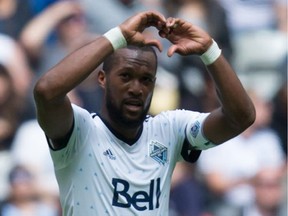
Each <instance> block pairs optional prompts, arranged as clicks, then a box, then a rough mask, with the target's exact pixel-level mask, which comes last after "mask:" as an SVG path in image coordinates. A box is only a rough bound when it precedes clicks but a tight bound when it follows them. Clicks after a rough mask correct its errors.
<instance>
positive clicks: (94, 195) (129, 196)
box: [50, 105, 208, 216]
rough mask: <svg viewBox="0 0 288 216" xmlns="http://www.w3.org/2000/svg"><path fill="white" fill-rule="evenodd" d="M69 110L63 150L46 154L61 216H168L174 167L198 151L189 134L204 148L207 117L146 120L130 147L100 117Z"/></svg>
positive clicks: (174, 114)
mask: <svg viewBox="0 0 288 216" xmlns="http://www.w3.org/2000/svg"><path fill="white" fill-rule="evenodd" d="M73 110H74V129H73V132H72V135H71V137H70V140H69V142H68V144H67V146H66V147H65V148H63V149H61V150H57V151H53V150H51V151H50V152H51V156H52V159H53V162H54V167H55V173H56V177H57V181H58V184H59V188H60V199H61V205H62V208H63V215H65V216H72V215H73V216H74V215H75V216H84V215H85V216H86V215H87V216H88V215H89V216H94V215H97V216H106V215H107V216H108V215H110V216H116V215H121V216H130V215H131V216H132V215H141V216H142V215H151V216H167V215H168V204H169V193H170V181H171V176H172V172H173V169H174V167H175V164H176V162H177V161H179V160H182V159H183V158H184V159H185V160H190V161H191V162H194V161H196V160H197V159H198V157H199V155H200V152H201V151H200V150H195V148H194V149H192V148H191V145H189V144H188V142H187V141H185V140H186V137H187V136H189V135H187V133H191V134H192V136H194V137H195V138H196V140H197V137H200V139H198V141H199V140H200V141H201V142H203V143H199V144H200V145H202V144H204V143H206V142H207V141H206V140H205V139H203V137H202V133H201V125H202V122H203V120H204V119H205V117H206V116H207V115H208V114H200V113H198V112H192V111H184V110H176V111H167V112H163V113H161V114H159V115H157V116H156V117H149V118H147V120H145V121H144V124H143V130H142V133H141V135H140V136H139V138H138V140H137V141H136V142H135V143H134V144H133V145H128V144H127V143H125V142H124V141H123V140H121V139H119V137H118V138H117V135H115V134H113V133H112V132H111V130H110V129H109V128H108V127H107V125H105V123H104V122H103V121H102V120H101V118H100V117H99V116H97V115H94V116H93V115H91V114H90V113H88V112H87V111H86V110H84V109H82V108H80V107H77V106H75V105H73ZM187 127H190V129H189V130H187ZM190 140H191V137H190ZM192 141H193V140H192ZM194 142H195V140H194ZM196 143H197V142H196ZM194 145H195V143H194Z"/></svg>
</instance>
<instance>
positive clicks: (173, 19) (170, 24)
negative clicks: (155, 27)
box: [166, 17, 179, 28]
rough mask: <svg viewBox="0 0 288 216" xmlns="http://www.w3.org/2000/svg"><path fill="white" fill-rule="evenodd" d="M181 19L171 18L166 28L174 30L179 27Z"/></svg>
mask: <svg viewBox="0 0 288 216" xmlns="http://www.w3.org/2000/svg"><path fill="white" fill-rule="evenodd" d="M178 20H179V19H176V18H173V17H169V18H168V19H167V21H166V27H167V28H174V27H175V26H176V25H177V22H178Z"/></svg>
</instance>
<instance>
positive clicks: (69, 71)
mask: <svg viewBox="0 0 288 216" xmlns="http://www.w3.org/2000/svg"><path fill="white" fill-rule="evenodd" d="M150 26H153V27H155V28H157V29H158V30H159V35H160V36H161V37H162V38H165V39H167V40H169V41H170V42H171V43H172V45H171V47H170V48H169V50H168V52H167V55H168V56H172V55H174V54H175V53H178V54H180V55H195V54H196V55H201V54H203V53H204V52H205V51H207V49H208V48H209V47H210V46H211V44H212V38H211V37H210V36H209V35H208V34H207V33H206V32H205V31H203V30H202V29H200V28H198V27H197V26H194V25H193V24H191V23H188V22H186V21H184V20H182V19H175V18H168V19H165V17H164V16H163V15H162V14H160V13H158V12H151V11H148V12H142V13H139V14H136V15H135V16H132V17H131V18H129V19H127V20H126V21H124V22H123V23H122V24H120V25H119V27H120V29H121V31H122V34H123V35H124V37H125V39H126V41H127V44H129V45H151V46H155V47H157V48H158V49H159V50H160V51H161V50H162V46H161V43H160V42H159V41H158V40H156V39H146V38H145V37H144V35H143V34H142V32H143V31H144V30H145V29H146V28H148V27H150ZM117 52H118V51H117ZM121 52H124V53H123V54H122V60H120V64H121V65H122V66H121V65H120V67H119V64H117V65H115V67H113V69H112V71H111V73H110V74H108V75H107V74H105V73H103V72H101V73H100V74H99V81H100V84H101V85H102V87H103V88H104V90H105V94H106V95H107V89H109V84H111V86H110V90H111V89H112V90H113V91H112V90H111V92H110V93H111V96H113V97H116V95H118V93H120V92H121V93H120V94H121V96H119V95H118V96H119V101H118V99H117V101H115V102H116V104H117V105H120V107H121V106H122V105H123V103H122V102H123V101H124V105H123V106H122V111H123V115H124V116H125V117H127V118H128V119H130V120H133V119H134V120H135V119H137V118H138V117H139V116H140V115H139V114H140V113H141V112H142V110H144V107H145V106H146V105H147V104H148V102H149V101H150V100H151V97H152V92H153V88H154V83H153V85H152V83H151V84H149V85H147V86H146V85H144V84H143V82H142V80H143V77H146V76H147V75H148V74H149V73H150V74H149V75H148V76H150V75H151V77H152V74H151V71H153V73H154V72H155V69H153V70H150V68H149V67H150V66H149V67H148V66H144V65H143V63H142V62H141V60H139V59H138V58H139V57H141V58H146V59H147V62H148V61H153V60H152V59H150V57H149V56H147V55H146V54H145V55H138V56H137V55H135V57H132V56H133V53H130V51H128V50H127V49H125V50H123V51H121ZM133 52H134V51H133ZM112 53H113V47H112V45H111V44H110V42H109V41H108V40H107V39H106V38H105V37H99V38H97V39H95V40H94V41H92V42H91V43H90V44H88V45H86V46H84V47H82V48H80V49H78V50H77V51H75V52H73V53H72V54H71V55H69V56H67V57H66V58H65V59H63V60H62V61H61V62H60V63H59V64H57V65H56V66H55V67H53V68H52V69H51V70H50V71H48V72H47V73H46V74H45V75H44V76H43V77H41V78H40V79H39V80H38V82H37V83H36V85H35V88H34V97H35V102H36V107H37V117H38V121H39V124H40V126H41V127H42V129H43V130H44V131H45V133H46V135H47V136H48V137H49V138H50V139H52V140H54V141H55V140H56V141H57V140H59V139H60V138H63V137H65V136H67V134H68V133H69V131H70V130H71V128H72V125H73V110H72V107H71V103H70V101H69V98H68V97H67V93H68V92H69V91H71V90H72V89H73V88H75V87H76V86H77V85H79V84H80V83H81V82H82V81H83V80H84V79H85V78H87V77H88V76H89V75H90V74H91V73H92V72H93V70H94V69H95V68H97V67H98V66H99V65H100V64H101V63H102V62H103V60H104V59H105V57H107V56H108V55H110V54H112ZM134 54H135V53H134ZM125 56H129V58H125ZM122 63H125V64H126V63H129V64H130V65H131V68H133V69H132V70H130V71H131V73H130V74H131V75H132V79H131V82H130V81H129V82H126V81H124V80H125V79H126V78H124V77H121V76H119V74H118V72H119V71H118V70H119V68H121V67H123V64H122ZM152 65H153V64H152ZM135 68H137V70H136V69H135ZM139 68H140V69H139ZM207 69H208V71H209V73H210V75H211V77H212V79H213V80H214V83H215V86H216V90H217V92H218V95H219V100H220V103H221V107H219V109H216V110H214V111H212V112H211V114H210V115H209V116H208V117H207V119H206V121H205V123H204V134H205V136H206V137H207V138H208V139H209V140H210V141H212V142H214V143H216V144H220V143H222V142H225V141H227V140H228V139H230V138H232V137H234V136H236V135H238V134H240V133H241V132H243V131H244V130H245V129H246V128H247V127H249V126H250V125H251V124H252V123H253V122H254V119H255V110H254V106H253V104H252V102H251V100H250V98H249V97H248V95H247V93H246V92H245V90H244V88H243V86H242V85H241V83H240V81H239V79H238V77H237V76H236V73H235V72H234V71H233V69H232V68H231V66H230V65H229V63H228V62H227V61H226V59H225V58H224V57H223V56H222V55H221V56H220V57H219V58H218V59H217V60H216V61H215V62H214V63H212V64H211V65H209V66H208V67H207ZM153 75H155V74H153ZM128 83H129V84H128ZM115 85H116V86H115ZM113 88H115V89H113ZM116 89H117V90H116ZM131 89H132V90H133V91H132V90H131ZM117 91H119V92H117ZM131 95H133V97H135V95H137V97H136V98H137V99H136V102H135V101H133V102H131V101H130V105H129V103H128V104H125V98H126V97H128V98H130V99H131ZM140 95H141V96H140ZM122 99H124V100H123V101H122ZM105 100H107V98H106V99H104V103H103V105H104V107H103V108H102V115H103V117H104V118H105V120H106V121H107V122H108V123H109V124H110V125H112V127H113V128H114V129H115V130H116V131H118V132H119V133H121V134H122V135H123V136H124V137H127V138H129V139H130V138H131V139H133V138H135V137H136V136H137V134H138V132H139V130H140V129H141V127H142V123H141V124H139V125H138V126H137V127H133V128H132V127H129V125H126V124H122V122H117V121H116V120H115V119H113V118H111V116H110V115H109V112H107V107H105V106H106V104H107V103H106V101H105ZM126 102H127V101H126ZM121 103H122V105H121ZM131 103H132V104H131ZM133 103H134V104H133ZM139 104H140V105H139ZM142 104H143V105H142ZM62 145H63V144H61V143H57V142H55V143H54V147H55V149H57V148H60V147H62Z"/></svg>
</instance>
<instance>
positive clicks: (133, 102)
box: [124, 99, 143, 112]
mask: <svg viewBox="0 0 288 216" xmlns="http://www.w3.org/2000/svg"><path fill="white" fill-rule="evenodd" d="M124 106H125V107H126V109H127V110H128V111H130V112H138V111H140V110H142V107H143V102H142V101H141V100H139V99H127V100H125V101H124Z"/></svg>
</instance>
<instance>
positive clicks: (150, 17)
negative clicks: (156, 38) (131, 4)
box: [146, 11, 166, 24]
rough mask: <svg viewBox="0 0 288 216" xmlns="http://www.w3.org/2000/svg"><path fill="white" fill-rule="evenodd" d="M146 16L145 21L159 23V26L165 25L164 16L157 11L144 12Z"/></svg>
mask: <svg viewBox="0 0 288 216" xmlns="http://www.w3.org/2000/svg"><path fill="white" fill-rule="evenodd" d="M146 16H147V21H154V22H158V21H160V23H161V24H165V23H166V18H165V17H164V15H163V14H161V13H159V12H157V11H148V12H146Z"/></svg>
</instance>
